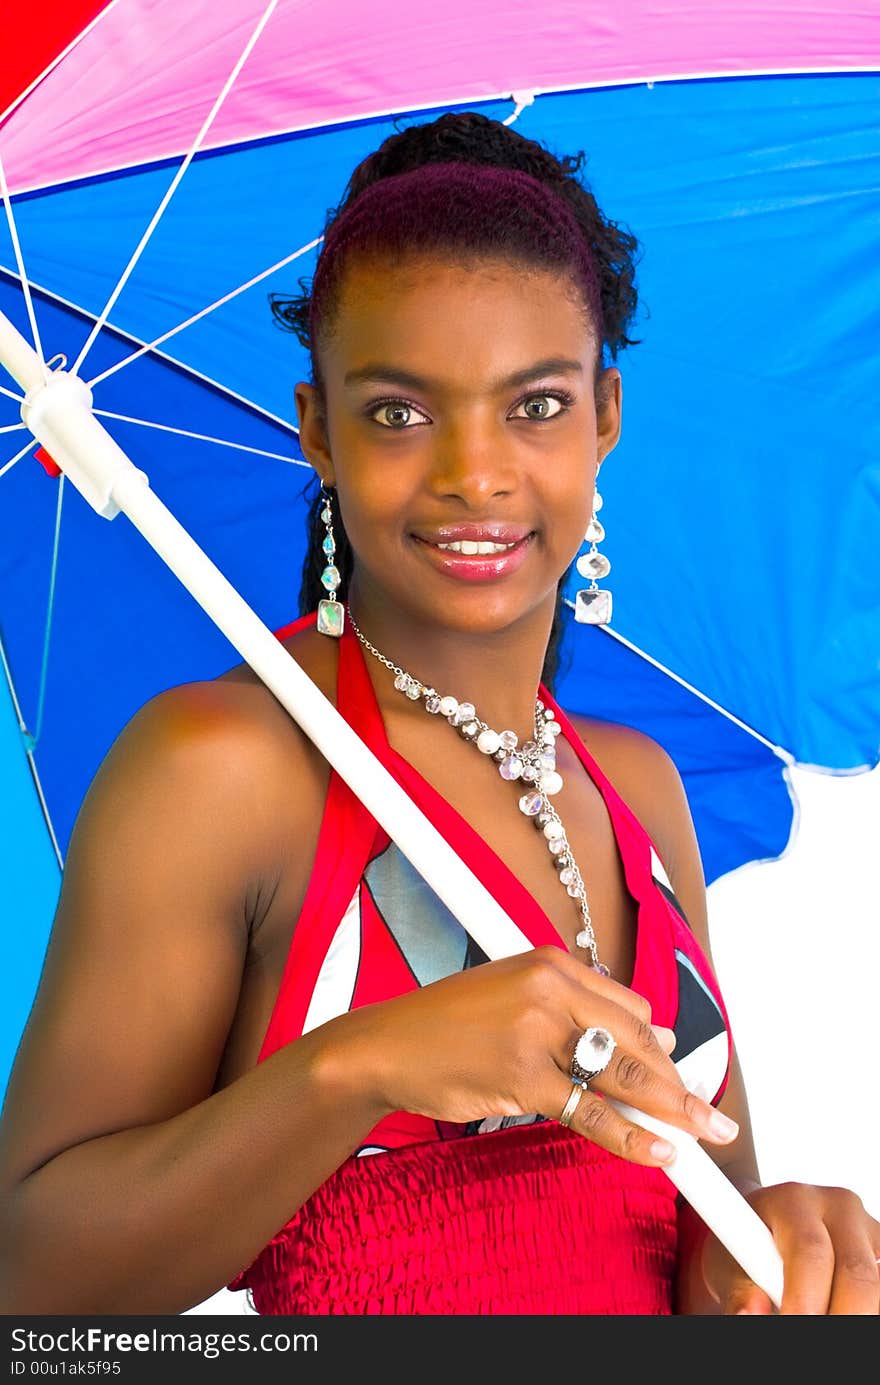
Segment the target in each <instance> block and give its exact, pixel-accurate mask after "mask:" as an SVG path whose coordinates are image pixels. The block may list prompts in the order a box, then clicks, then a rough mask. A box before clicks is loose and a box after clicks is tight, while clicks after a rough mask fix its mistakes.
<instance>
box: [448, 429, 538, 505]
mask: <svg viewBox="0 0 880 1385" xmlns="http://www.w3.org/2000/svg"><path fill="white" fill-rule="evenodd" d="M433 442H434V446H433V455H432V458H431V463H430V471H429V476H428V486H429V488H430V490H431V492H432V494H433V495H436V496H437V497H438V498H442V499H457V500H460V501H462V502H464V504H465V505H466V506H467V507H468V508H469V509H472V510H480V509H483V508H485V506H486V503H487V502H488V501H491V500H494V499H495V498H497V497H500V496H505V495H510V494H512V493H513V492H514V491H515V490H516V488H517V485H518V480H517V467H516V460H515V457H514V455H513V451H512V448H511V442H510V439H509V438H505V437H504V434H503V431H502V429H501V428H500V427H499V426H497V424H494V423H493V422H492V421H491V420H488V419H483V420H475V419H474V418H473V417H471V419H470V420H469V421H467V422H464V421H458V422H453V421H449V422H447V423H446V424H444V425H443V426H442V427H440V428H438V429H437V432H436V434H435V435H434V439H433Z"/></svg>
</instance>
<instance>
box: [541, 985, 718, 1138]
mask: <svg viewBox="0 0 880 1385" xmlns="http://www.w3.org/2000/svg"><path fill="white" fill-rule="evenodd" d="M593 1023H594V1024H595V1021H593ZM612 1023H615V1021H612ZM616 1023H617V1024H618V1029H617V1032H615V1031H614V1029H612V1028H611V1025H609V1026H608V1029H609V1032H610V1033H611V1034H612V1036H613V1037H614V1039H615V1043H616V1047H615V1049H614V1052H613V1054H612V1055H611V1059H610V1061H609V1063H608V1066H607V1067H606V1068H605V1069H604V1070H603V1071H602V1072H600V1073H598V1074H597V1075H596V1077H594V1078H593V1079H592V1080H591V1083H590V1085H591V1087H592V1089H593V1090H594V1091H597V1092H604V1093H605V1094H606V1095H607V1096H611V1097H616V1098H617V1099H618V1100H620V1101H623V1102H625V1103H626V1105H627V1106H633V1107H635V1109H636V1110H639V1111H644V1112H646V1114H648V1115H652V1116H656V1117H658V1118H659V1119H660V1120H664V1121H666V1123H667V1124H668V1125H676V1126H679V1127H680V1128H681V1129H682V1130H686V1131H688V1132H689V1133H690V1134H692V1135H694V1136H695V1137H696V1138H697V1139H705V1140H709V1141H710V1142H711V1143H713V1144H729V1143H730V1142H731V1141H732V1140H734V1139H736V1136H737V1135H738V1134H739V1126H738V1125H737V1123H736V1121H732V1120H730V1118H729V1117H728V1116H725V1115H724V1114H723V1113H722V1112H721V1111H716V1110H715V1108H714V1107H713V1106H711V1105H710V1104H709V1102H708V1101H704V1100H703V1099H702V1098H701V1097H698V1096H696V1095H695V1094H694V1093H693V1092H689V1091H688V1089H687V1087H685V1085H684V1083H683V1082H682V1080H681V1078H680V1077H679V1075H678V1073H677V1071H676V1070H675V1066H674V1064H673V1063H671V1062H670V1060H669V1057H668V1056H667V1054H666V1053H665V1052H664V1051H663V1049H662V1047H661V1046H660V1043H659V1042H658V1039H657V1035H656V1033H655V1031H654V1029H653V1028H652V1026H651V1025H650V1024H646V1023H643V1022H641V1021H639V1020H637V1019H636V1018H635V1017H634V1016H631V1015H630V1016H624V1015H623V1014H622V1013H621V1011H620V1010H618V1019H617V1021H616ZM581 1032H583V1031H581ZM579 1037H580V1034H577V1035H575V1036H574V1039H573V1041H572V1042H571V1047H570V1049H569V1054H568V1058H569V1071H570V1064H571V1056H572V1054H573V1053H574V1048H575V1045H576V1043H577V1040H578V1038H579Z"/></svg>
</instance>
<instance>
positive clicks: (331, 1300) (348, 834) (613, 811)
mask: <svg viewBox="0 0 880 1385" xmlns="http://www.w3.org/2000/svg"><path fill="white" fill-rule="evenodd" d="M314 619H315V617H314V614H313V615H311V616H306V617H304V618H303V619H302V620H300V621H296V622H294V623H293V624H292V625H290V626H287V627H285V628H284V629H283V630H281V631H278V632H277V635H278V638H279V639H286V638H287V637H288V636H289V635H290V634H292V633H294V632H295V631H297V630H299V629H302V628H304V627H305V626H307V625H309V624H311V623H313V622H314ZM541 696H542V697H543V699H544V701H545V703H546V705H547V706H549V707H552V708H553V710H554V712H555V713H556V715H557V717H558V718H559V721H560V724H561V726H562V728H563V734H564V735H565V737H566V739H567V740H568V741H569V743H570V745H571V746H572V747H573V748H574V749H575V750H576V752H577V754H578V755H579V757H580V759H581V762H582V763H583V765H584V768H585V769H586V771H587V773H588V774H590V775H591V777H592V779H593V780H594V782H595V784H596V786H597V788H598V789H599V791H600V793H601V794H602V796H603V798H604V800H605V804H606V808H607V810H608V813H609V815H610V818H611V822H612V825H613V828H614V832H615V835H616V839H617V845H618V849H619V851H620V855H621V860H622V863H623V868H624V872H625V878H626V884H627V888H628V889H629V891H630V893H631V894H632V896H633V898H634V899H635V900H636V901H637V903H638V935H637V939H636V956H635V970H634V976H633V981H632V988H633V989H634V990H636V991H638V992H639V993H640V994H642V995H644V996H645V997H646V998H647V999H648V1000H650V1002H651V1005H652V1009H653V1019H654V1022H655V1023H657V1024H662V1025H666V1026H668V1027H670V1028H674V1029H675V1030H676V1035H677V1040H678V1043H677V1047H676V1051H675V1058H676V1060H678V1059H679V1058H680V1057H684V1058H685V1060H686V1062H690V1063H691V1064H692V1066H693V1064H694V1063H696V1065H697V1066H698V1067H699V1070H700V1072H701V1073H702V1079H701V1081H700V1083H699V1084H698V1085H699V1087H700V1089H701V1092H702V1094H703V1095H704V1096H706V1097H707V1099H709V1100H716V1101H717V1100H718V1099H719V1098H720V1096H721V1094H722V1092H723V1089H724V1085H725V1084H726V1080H727V1070H728V1064H729V1058H730V1035H729V1028H728V1024H727V1017H726V1013H725V1010H724V1005H723V1001H722V998H721V996H720V994H719V991H718V988H717V984H716V982H715V980H714V978H713V976H712V973H711V971H710V969H709V966H708V964H707V961H706V958H705V956H704V955H703V953H702V952H701V950H700V948H699V946H698V944H697V942H696V939H695V938H694V936H693V934H692V933H691V931H690V929H689V928H688V926H687V924H686V922H685V921H684V919H683V916H682V914H681V912H680V909H679V908H678V907H677V906H676V905H675V902H674V896H673V895H672V894H671V892H670V891H669V890H668V888H667V884H668V882H667V884H664V883H662V882H661V881H660V880H658V878H655V874H654V871H655V869H656V870H657V872H658V875H662V867H661V866H660V864H659V858H658V857H657V856H656V853H655V851H654V849H653V847H652V844H651V841H650V839H649V837H648V835H647V833H646V832H645V830H644V828H643V827H642V826H641V825H640V823H639V822H638V821H637V819H636V818H635V817H634V815H633V814H632V813H631V812H630V810H629V808H628V807H627V806H626V804H625V803H624V802H623V800H622V799H621V798H620V796H619V795H618V794H617V792H616V791H615V789H614V788H613V787H612V785H611V784H610V783H609V781H608V780H607V779H606V778H605V776H604V775H603V774H602V772H601V770H600V769H599V767H598V765H597V764H596V762H595V761H594V760H593V758H592V756H591V755H590V754H589V752H588V751H587V749H586V747H585V746H584V745H583V742H582V741H581V739H580V737H579V736H578V734H577V732H576V731H575V730H574V728H573V727H572V725H571V723H570V722H569V721H568V718H567V717H566V716H565V714H564V713H563V712H562V711H561V710H560V709H559V707H558V706H557V704H556V703H555V701H554V699H553V698H552V697H551V696H550V695H549V693H548V692H547V691H546V689H543V688H542V691H541ZM337 707H338V710H339V712H340V713H341V715H342V716H344V717H345V719H346V720H347V721H348V722H349V723H350V724H351V725H352V726H353V727H354V729H355V730H356V731H357V732H358V734H359V735H360V736H361V738H362V739H363V740H364V741H365V742H366V744H367V745H368V746H369V747H370V749H371V750H372V751H373V752H374V754H376V755H377V757H378V758H379V759H380V760H381V761H382V763H383V764H384V765H385V766H386V767H387V768H388V769H389V770H390V772H391V773H392V775H393V776H394V777H395V779H397V781H398V782H399V783H400V784H401V785H402V786H403V787H404V788H405V789H406V790H407V792H408V793H409V794H410V796H411V797H412V798H413V799H414V801H415V802H416V803H417V804H418V805H419V807H420V808H421V809H422V810H423V812H425V813H426V814H427V816H428V817H429V818H430V819H431V821H432V822H433V823H434V824H435V825H436V826H437V827H438V828H439V829H440V830H441V831H442V832H443V834H444V836H445V837H446V839H447V841H448V842H449V843H450V844H451V845H452V846H453V847H454V849H455V850H456V852H457V853H458V854H459V855H460V856H461V857H462V858H463V860H464V861H465V862H466V863H467V864H468V865H469V866H470V868H471V869H472V870H473V871H474V872H475V874H476V875H478V876H479V878H480V879H481V880H482V881H483V883H484V884H485V885H486V887H487V888H488V889H489V890H490V892H491V893H492V894H493V895H494V896H495V898H496V899H497V900H498V902H499V904H500V905H501V906H502V908H503V909H504V910H505V912H506V913H507V914H508V915H509V916H510V917H511V918H512V919H514V920H515V921H516V923H517V924H518V925H519V927H520V928H521V929H522V931H523V932H524V934H525V935H526V937H527V938H528V939H529V941H530V942H531V943H532V944H533V945H534V946H540V945H542V944H547V943H550V944H553V945H555V946H563V944H562V941H561V939H560V937H559V935H558V933H557V932H556V931H555V929H554V927H553V925H552V924H551V922H550V920H549V919H548V918H547V916H546V914H545V913H544V911H543V910H542V909H541V908H540V907H539V906H538V904H537V902H536V901H535V900H534V898H533V897H532V896H531V895H530V894H529V892H528V890H526V888H525V887H524V886H523V885H522V884H521V883H520V881H519V880H518V879H517V878H516V876H515V875H513V873H512V872H511V871H510V870H509V869H508V867H507V866H506V865H505V864H504V862H503V861H502V860H501V859H500V858H499V857H498V856H497V855H496V854H495V852H493V851H492V850H491V848H490V847H488V846H487V844H486V843H485V841H483V839H482V838H481V837H480V836H479V835H478V834H477V833H476V832H475V831H474V830H473V828H472V827H471V826H470V825H469V824H468V822H467V821H466V820H465V819H464V818H463V817H462V816H461V815H460V814H459V813H458V812H456V810H455V809H454V808H453V807H452V806H451V805H450V804H449V803H448V802H447V801H446V800H445V799H444V798H442V797H441V795H440V794H438V793H437V791H436V790H435V789H434V788H432V786H431V785H430V784H429V783H428V782H427V781H426V780H425V779H424V778H423V777H422V776H421V775H420V774H419V773H418V772H417V771H416V770H415V769H413V767H412V766H411V765H410V764H409V762H408V761H406V760H404V759H403V758H402V757H401V756H400V755H398V754H397V752H396V751H395V750H394V749H393V748H392V747H391V746H390V745H389V743H388V740H387V737H386V735H385V729H384V725H383V722H382V716H381V713H380V711H379V707H378V703H377V701H376V697H375V693H374V691H373V686H372V683H371V682H370V678H369V674H368V672H367V668H366V665H365V662H364V657H363V654H362V652H361V648H360V645H359V643H358V641H357V639H356V637H355V636H354V634H353V633H352V632H351V631H350V629H346V631H345V633H344V634H343V636H342V638H341V640H340V647H339V673H338V690H337ZM485 960H486V957H485V954H484V953H482V952H481V950H480V949H479V947H477V945H476V944H475V943H474V942H473V941H472V940H471V939H470V938H469V937H468V935H467V934H466V933H465V931H464V929H463V928H462V926H461V924H460V923H459V922H458V920H457V919H455V917H454V916H453V915H452V914H451V912H450V911H449V910H448V909H447V908H446V907H445V905H444V904H443V903H442V902H441V901H440V900H439V899H438V898H437V896H436V895H435V894H434V892H433V891H432V890H431V889H430V887H429V886H428V885H427V884H426V883H425V882H424V880H423V879H422V877H421V876H420V875H419V874H418V873H417V872H416V871H415V869H414V868H413V867H412V865H411V864H410V863H409V861H408V860H407V858H406V857H405V856H404V855H403V853H402V852H401V851H400V850H399V849H398V847H397V846H396V844H395V843H394V842H393V841H392V840H391V839H390V838H389V836H388V834H387V833H386V832H385V831H384V830H383V829H382V828H381V827H380V826H379V825H378V824H377V822H376V821H375V819H374V818H372V817H371V816H370V814H369V813H368V812H367V810H366V809H365V808H364V806H363V805H362V804H361V802H360V800H359V799H357V798H356V797H355V795H354V794H353V793H352V791H351V790H350V789H349V788H348V786H347V784H346V783H345V781H344V780H343V779H342V778H341V777H340V776H339V775H338V774H337V773H336V772H335V771H333V772H331V776H330V784H329V789H328V794H327V800H326V804H325V809H324V817H323V821H322V825H321V831H320V836H319V840H318V847H317V853H316V858H315V864H314V869H313V871H312V874H311V877H310V882H309V887H308V891H307V894H306V898H305V901H304V903H303V908H302V913H301V915H300V917H299V919H298V920H297V924H296V927H295V929H294V931H293V937H292V941H291V946H290V952H289V956H288V958H287V962H286V966H285V970H284V974H283V978H282V982H281V986H280V989H279V992H278V996H277V999H276V1002H275V1006H274V1010H273V1013H272V1017H271V1020H270V1022H269V1026H268V1029H267V1032H266V1036H265V1039H264V1042H263V1045H262V1049H261V1051H260V1054H259V1059H258V1061H260V1062H262V1061H263V1060H264V1059H265V1058H267V1057H269V1055H270V1054H272V1053H274V1052H275V1051H276V1050H277V1049H278V1048H280V1047H281V1046H282V1045H283V1044H287V1043H290V1042H292V1041H294V1040H296V1039H297V1038H298V1037H299V1036H300V1035H301V1034H303V1033H306V1032H308V1030H310V1029H312V1028H315V1027H316V1026H317V1025H319V1024H322V1023H324V1022H325V1021H326V1020H328V1019H330V1018H331V1017H333V1016H335V1015H338V1014H341V1013H344V1012H345V1011H346V1010H349V1009H353V1008H355V1007H356V1006H359V1005H366V1004H371V1003H373V1002H376V1001H382V1000H383V999H388V998H390V997H392V996H395V995H399V994H402V993H403V992H405V991H409V990H413V989H415V988H416V987H417V986H420V985H426V984H428V983H429V982H431V981H433V980H436V979H439V978H440V977H442V976H448V975H451V974H452V973H453V972H454V971H456V970H460V969H462V968H463V967H467V966H474V965H479V964H480V963H481V962H483V961H485ZM686 1080H687V1079H686ZM688 1085H690V1086H694V1085H695V1084H694V1082H693V1081H689V1082H688ZM295 1157H296V1153H295V1151H291V1159H295ZM675 1257H676V1190H675V1188H674V1186H673V1184H672V1183H671V1182H670V1181H669V1179H668V1178H667V1177H666V1175H665V1174H664V1173H663V1172H662V1171H661V1170H659V1169H652V1168H644V1167H642V1166H640V1165H637V1164H633V1163H630V1162H628V1161H626V1160H624V1159H621V1158H619V1157H618V1156H616V1155H614V1154H610V1153H608V1151H606V1150H604V1149H603V1148H601V1147H600V1146H599V1145H596V1144H594V1143H592V1142H591V1141H589V1140H586V1139H584V1138H583V1137H582V1136H578V1135H576V1134H574V1133H572V1132H571V1131H570V1130H567V1129H566V1128H565V1127H563V1126H561V1125H560V1124H559V1123H558V1121H556V1120H553V1119H545V1118H544V1117H542V1116H530V1117H521V1118H515V1119H513V1120H511V1119H505V1120H500V1119H499V1120H489V1121H484V1122H480V1123H476V1122H474V1123H471V1124H470V1125H466V1126H465V1125H455V1124H451V1123H443V1122H438V1121H433V1120H430V1119H428V1118H427V1117H423V1116H415V1115H410V1114H407V1113H405V1112H399V1113H397V1114H396V1115H393V1116H390V1117H387V1118H386V1119H384V1120H383V1121H381V1122H380V1123H379V1125H377V1126H376V1127H375V1129H374V1130H373V1131H371V1132H370V1135H369V1137H368V1138H367V1140H366V1141H365V1142H364V1144H363V1145H362V1146H361V1147H360V1148H359V1149H358V1150H357V1151H356V1152H355V1154H354V1155H352V1157H351V1158H349V1159H347V1160H346V1162H345V1163H344V1164H343V1165H342V1166H341V1167H340V1168H339V1169H337V1171H336V1172H335V1173H334V1174H332V1175H331V1177H330V1178H328V1179H327V1181H326V1182H325V1183H324V1184H322V1185H321V1187H320V1188H318V1189H317V1191H316V1192H315V1193H313V1194H312V1196H311V1197H310V1198H309V1199H308V1201H307V1202H305V1203H304V1204H303V1206H302V1207H300V1208H299V1210H298V1211H297V1212H295V1213H294V1215H293V1216H292V1217H291V1218H290V1220H289V1221H288V1222H287V1224H286V1225H285V1226H283V1227H281V1228H280V1229H279V1230H278V1232H277V1234H276V1235H275V1236H273V1238H272V1240H271V1241H270V1242H269V1244H268V1245H267V1246H265V1247H264V1249H263V1250H262V1251H261V1252H260V1254H259V1255H258V1256H257V1258H256V1259H255V1260H254V1262H253V1263H252V1264H251V1265H249V1266H247V1267H246V1268H245V1269H243V1270H242V1271H241V1272H240V1273H239V1274H238V1275H237V1276H236V1277H235V1278H234V1279H233V1280H232V1281H231V1282H230V1284H229V1285H228V1287H229V1288H230V1289H247V1290H249V1292H250V1296H251V1302H252V1305H253V1307H254V1308H255V1310H256V1311H257V1312H258V1313H265V1314H291V1315H319V1314H367V1313H377V1314H574V1313H577V1314H580V1313H585V1314H660V1313H669V1312H670V1311H671V1294H672V1284H673V1277H674V1268H675Z"/></svg>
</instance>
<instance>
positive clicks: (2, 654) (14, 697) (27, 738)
mask: <svg viewBox="0 0 880 1385" xmlns="http://www.w3.org/2000/svg"><path fill="white" fill-rule="evenodd" d="M0 663H2V665H3V672H4V674H5V676H6V686H7V688H8V689H9V698H10V701H11V702H12V709H13V712H14V713H15V719H16V721H17V722H18V729H19V731H20V732H21V736H22V740H23V741H24V745H25V754H26V755H27V757H28V764H29V766H30V771H31V775H32V776H33V781H34V788H35V789H36V791H37V797H38V798H39V800H40V807H41V809H42V811H43V817H44V818H45V820H46V830H47V832H48V833H49V839H50V841H51V843H52V849H53V851H54V852H55V857H56V860H57V861H58V864H59V866H60V867H61V869H62V870H63V869H64V857H63V855H62V852H61V847H60V846H59V845H58V837H57V835H56V833H55V827H54V824H53V822H52V816H51V814H50V812H49V805H48V803H47V802H46V795H45V794H44V793H43V786H42V784H41V783H40V776H39V774H38V772H37V765H36V761H35V760H34V744H35V741H34V738H33V736H32V735H31V734H30V732H29V731H28V729H27V723H26V722H25V719H24V717H23V716H22V714H21V704H20V703H19V700H18V694H17V692H16V689H15V682H14V680H13V677H12V669H11V667H10V664H9V658H8V655H7V653H6V648H5V646H4V643H3V635H2V632H0Z"/></svg>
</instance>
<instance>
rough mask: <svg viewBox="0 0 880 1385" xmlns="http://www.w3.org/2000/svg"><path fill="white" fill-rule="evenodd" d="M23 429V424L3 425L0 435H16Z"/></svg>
mask: <svg viewBox="0 0 880 1385" xmlns="http://www.w3.org/2000/svg"><path fill="white" fill-rule="evenodd" d="M23 427H24V424H23V423H4V425H3V427H2V428H0V433H18V432H20V430H21V429H22V428H23Z"/></svg>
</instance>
